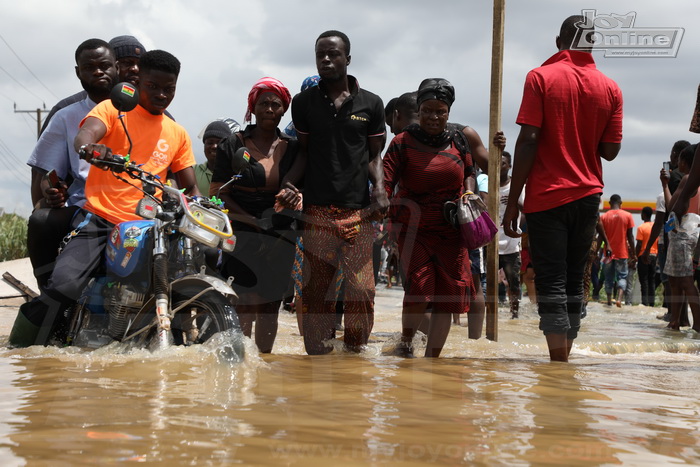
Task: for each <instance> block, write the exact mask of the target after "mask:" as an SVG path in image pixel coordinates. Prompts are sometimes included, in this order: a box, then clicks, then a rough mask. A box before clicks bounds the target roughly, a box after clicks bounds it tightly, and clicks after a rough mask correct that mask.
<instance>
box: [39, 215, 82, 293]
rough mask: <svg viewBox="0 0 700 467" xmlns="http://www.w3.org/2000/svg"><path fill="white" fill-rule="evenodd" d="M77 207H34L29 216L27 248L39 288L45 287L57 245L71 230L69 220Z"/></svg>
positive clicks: (54, 259)
mask: <svg viewBox="0 0 700 467" xmlns="http://www.w3.org/2000/svg"><path fill="white" fill-rule="evenodd" d="M78 209H80V208H78V207H77V206H70V207H67V208H60V209H52V208H43V209H36V210H35V211H34V212H32V215H31V216H29V222H28V224H27V250H28V252H29V260H30V261H31V263H32V268H34V277H36V282H37V285H38V286H39V289H43V288H44V287H46V283H47V281H48V280H49V277H50V276H51V272H52V271H53V268H54V262H55V261H56V256H57V255H58V247H59V245H60V244H61V241H62V240H63V237H65V236H66V235H67V234H68V232H70V231H71V222H72V221H73V216H74V215H75V213H76V212H77V211H78Z"/></svg>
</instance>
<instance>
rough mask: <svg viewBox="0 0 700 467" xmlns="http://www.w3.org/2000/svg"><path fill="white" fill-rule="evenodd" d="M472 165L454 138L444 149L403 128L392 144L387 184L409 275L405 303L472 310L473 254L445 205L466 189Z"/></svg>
mask: <svg viewBox="0 0 700 467" xmlns="http://www.w3.org/2000/svg"><path fill="white" fill-rule="evenodd" d="M471 166H472V158H471V154H469V153H468V152H467V153H466V154H460V151H459V150H458V149H457V147H456V146H455V143H454V142H453V143H451V145H450V146H449V147H447V148H446V149H444V150H440V149H438V148H433V147H430V146H427V145H425V144H422V143H420V142H418V141H417V140H416V139H415V138H414V137H413V136H412V135H410V134H409V132H407V131H404V132H403V133H401V134H399V135H397V136H396V137H395V138H394V140H393V141H392V142H391V144H390V145H389V149H388V151H387V153H386V155H385V156H384V184H385V187H386V190H387V193H388V195H389V197H390V198H391V201H392V205H391V209H390V214H389V217H390V220H391V232H392V234H393V235H395V236H396V238H397V240H398V244H399V254H400V263H401V268H402V271H403V273H404V277H405V278H406V283H405V284H404V289H405V292H406V293H405V295H404V306H410V305H413V304H417V303H425V302H431V303H432V305H433V312H440V313H463V312H464V311H465V310H468V304H469V301H470V300H469V298H470V297H471V296H472V295H473V284H472V278H471V273H470V268H469V254H468V251H467V249H466V248H464V247H463V246H462V245H461V242H460V238H459V232H458V231H457V230H456V229H455V228H453V227H452V226H451V225H449V224H448V223H447V221H446V220H445V218H444V217H443V214H442V206H443V203H444V202H445V201H448V200H454V199H456V198H457V197H458V196H459V195H460V194H461V193H463V191H464V188H463V187H464V179H465V171H467V170H469V172H470V171H471V170H470V168H471ZM469 172H467V173H469ZM397 186H398V190H397V191H396V193H395V194H393V193H394V191H395V187H397ZM392 194H393V196H392Z"/></svg>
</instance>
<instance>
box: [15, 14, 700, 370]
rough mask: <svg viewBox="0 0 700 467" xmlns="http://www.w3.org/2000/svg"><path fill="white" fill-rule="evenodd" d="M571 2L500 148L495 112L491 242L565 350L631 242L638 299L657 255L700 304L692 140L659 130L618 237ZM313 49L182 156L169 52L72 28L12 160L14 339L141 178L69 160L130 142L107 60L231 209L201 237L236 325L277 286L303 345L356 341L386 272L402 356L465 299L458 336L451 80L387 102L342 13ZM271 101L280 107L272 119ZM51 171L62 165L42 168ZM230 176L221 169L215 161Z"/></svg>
mask: <svg viewBox="0 0 700 467" xmlns="http://www.w3.org/2000/svg"><path fill="white" fill-rule="evenodd" d="M581 20H582V18H581V17H578V16H572V17H570V18H567V19H566V20H565V21H564V23H563V24H562V26H561V30H560V33H559V36H557V38H556V46H557V49H558V52H557V53H556V54H555V55H553V56H552V57H551V58H550V59H548V60H547V61H546V62H545V63H544V64H543V65H542V66H541V67H538V68H535V69H534V70H532V71H531V72H530V73H529V74H528V76H527V79H526V82H525V90H524V93H523V99H522V104H521V107H520V112H519V113H518V118H517V123H518V124H519V125H520V126H521V130H520V134H519V135H518V136H517V141H516V143H515V151H514V155H513V156H511V154H510V153H508V152H503V149H504V148H505V144H506V138H505V135H503V133H502V132H496V133H495V134H494V135H493V136H492V139H491V140H490V141H489V144H491V145H494V146H496V147H497V148H498V149H499V152H502V157H501V166H500V188H499V193H498V196H499V201H500V203H499V204H500V206H501V209H500V216H499V217H500V224H501V232H500V233H501V234H500V236H499V250H498V254H499V268H502V269H503V271H504V279H505V280H504V282H505V283H506V284H507V296H508V301H509V303H510V313H511V317H512V318H514V319H516V318H518V316H519V312H520V303H519V301H520V294H521V278H522V281H523V282H524V283H525V285H526V287H527V291H528V296H529V298H530V301H531V302H533V303H537V305H538V311H539V313H540V317H541V320H540V329H541V330H542V331H543V332H544V334H545V337H546V340H547V344H548V348H549V353H550V357H551V359H552V360H556V361H567V360H568V356H569V353H570V351H571V347H572V344H573V341H574V339H575V338H576V337H577V334H578V331H579V328H580V321H581V317H582V316H583V315H584V314H585V303H586V302H587V300H588V288H584V282H587V281H585V280H584V279H586V278H588V279H590V280H592V282H594V286H595V283H597V281H596V279H597V278H598V274H597V271H598V269H599V268H601V267H602V269H603V271H604V273H605V291H606V294H607V296H608V304H610V305H612V304H613V303H614V304H616V305H618V306H621V305H622V303H623V298H624V293H625V290H626V289H627V283H628V281H627V280H626V279H627V275H628V265H629V264H630V263H634V261H635V260H636V258H637V257H639V258H640V266H639V267H638V269H639V276H640V280H642V281H643V283H642V296H643V302H644V304H647V305H653V303H654V302H653V300H654V290H655V288H656V283H655V282H654V277H656V270H655V268H656V267H657V265H663V264H665V266H662V276H661V277H664V276H663V274H665V275H667V276H668V283H669V288H668V290H669V291H670V292H669V294H670V296H673V297H677V296H680V295H683V296H684V297H685V299H686V300H687V302H688V304H689V305H690V307H691V309H692V311H693V323H694V328H695V329H696V330H697V329H698V326H700V302H699V301H698V293H697V289H696V288H695V285H694V283H693V272H694V269H692V264H691V265H690V267H691V268H689V265H688V264H686V263H687V262H684V261H683V260H684V259H685V258H686V256H687V255H688V251H691V250H693V249H694V248H695V244H692V242H693V239H694V241H695V243H697V229H695V230H694V231H692V232H689V231H688V229H689V227H688V228H687V225H686V224H687V222H686V220H687V217H686V218H682V217H680V216H678V215H679V214H685V212H683V211H684V210H685V211H687V209H688V206H687V203H688V202H687V198H688V197H689V195H690V194H692V190H693V187H694V188H695V189H697V185H698V184H699V183H700V173H698V174H693V173H690V174H689V172H690V167H691V166H692V156H693V155H694V150H688V151H681V149H683V148H676V147H675V146H674V153H672V158H671V159H672V161H671V162H672V164H673V165H672V167H671V168H670V169H669V170H673V172H669V171H666V170H662V172H661V181H662V184H663V190H664V192H663V193H662V194H661V195H660V197H659V204H658V205H657V209H656V221H655V222H654V223H653V224H652V223H651V220H650V218H651V216H650V213H649V212H645V213H644V214H643V215H644V219H645V223H644V225H643V227H640V228H639V229H638V235H637V243H636V244H635V238H634V237H633V231H632V228H633V227H634V223H633V221H632V219H631V216H629V214H628V213H626V212H625V211H624V210H622V209H620V206H621V199H620V197H619V196H617V195H614V196H613V197H612V198H611V210H610V211H609V212H607V213H606V214H604V215H602V216H600V218H599V215H598V211H599V206H600V198H601V194H602V191H603V181H602V180H603V178H602V164H601V159H605V160H609V161H610V160H613V159H614V158H615V157H616V156H617V154H618V152H619V150H620V142H621V138H622V93H621V91H620V89H619V88H618V86H617V85H616V84H615V82H614V81H613V80H611V79H610V78H608V77H606V76H605V75H604V74H603V73H601V72H600V71H598V70H597V69H596V66H595V62H594V61H593V58H592V55H591V50H581V49H576V48H575V47H574V38H575V37H576V35H577V34H578V33H581V31H580V29H581V27H582V26H580V24H578V23H580V22H581ZM583 33H592V30H585V29H584V30H583ZM314 51H315V58H316V69H317V72H318V75H316V76H312V77H309V78H307V79H306V80H305V81H304V83H303V84H302V90H301V92H299V93H297V94H296V95H295V96H292V93H291V92H290V91H289V89H288V88H287V87H286V86H285V85H284V84H283V83H282V82H281V81H279V80H278V79H275V78H272V77H265V78H262V79H260V80H258V81H257V82H255V83H254V84H253V85H252V87H251V90H250V92H249V94H248V105H247V109H246V116H245V119H244V123H245V124H246V125H245V126H244V127H241V126H240V125H239V124H238V123H237V122H236V121H235V120H233V119H230V118H229V119H217V120H213V121H210V123H209V124H208V125H207V126H206V128H205V130H204V132H203V134H202V135H201V138H202V142H203V145H204V154H205V157H206V162H204V163H202V164H198V165H195V162H194V154H193V151H192V143H191V140H190V137H189V136H188V134H187V132H186V131H185V130H184V128H182V127H181V126H180V125H179V124H177V123H176V122H175V120H174V119H173V117H172V116H171V115H169V114H168V113H167V108H168V105H169V104H170V103H171V101H172V99H173V98H174V96H175V90H176V85H177V78H178V74H179V70H180V63H179V61H178V60H177V58H175V57H174V56H173V55H172V54H170V53H168V52H165V51H162V50H153V51H148V52H147V51H146V50H145V48H144V47H143V45H142V44H141V43H140V42H139V41H138V40H137V39H136V38H134V37H132V36H119V37H116V38H114V39H112V40H111V41H109V42H105V41H102V40H99V39H90V40H87V41H85V42H83V43H82V44H80V46H79V47H78V49H77V50H76V54H75V59H76V74H77V76H78V78H79V80H80V82H81V84H82V86H83V88H84V92H82V93H79V94H76V95H75V96H71V97H70V98H68V99H65V100H63V101H61V102H60V103H59V104H57V106H56V107H55V108H54V110H52V112H51V114H50V115H49V118H48V119H47V122H46V124H45V128H44V131H43V133H42V135H41V137H40V139H39V141H38V143H37V145H36V148H35V150H34V152H33V153H32V155H31V157H30V159H29V162H28V164H29V165H30V166H31V167H32V190H31V194H32V200H33V202H34V203H35V206H36V208H35V210H34V212H33V214H32V216H31V218H30V221H29V233H28V243H29V249H30V257H31V260H32V264H33V266H34V270H35V275H36V277H37V281H38V284H39V287H40V289H41V295H40V296H39V297H38V298H36V299H34V300H32V301H31V302H28V303H26V304H24V305H22V307H21V308H20V311H19V313H18V317H17V319H16V322H15V326H14V328H13V331H12V334H11V337H10V342H11V343H12V344H13V345H18V346H21V345H31V344H35V343H38V344H45V342H46V336H47V335H48V334H49V333H50V331H51V329H54V328H55V327H56V326H58V325H59V324H60V323H59V322H60V320H61V310H62V309H63V308H65V307H66V306H68V305H69V304H70V303H71V302H73V301H75V300H76V299H77V297H78V296H79V294H80V292H81V291H82V289H83V288H84V287H85V285H86V284H87V281H88V280H89V279H90V277H91V275H92V274H93V273H94V271H95V270H96V269H97V268H98V267H99V265H100V263H101V258H102V256H103V251H104V246H105V242H106V239H107V237H108V235H109V232H110V231H111V229H112V227H113V226H114V225H115V224H116V223H119V222H122V221H124V220H128V219H134V218H136V215H135V214H134V212H135V209H134V208H135V205H136V203H137V201H138V199H137V197H139V196H140V195H139V193H138V192H136V191H135V190H134V191H133V192H130V191H129V187H128V186H124V185H123V184H122V185H120V184H119V183H118V182H115V181H114V178H113V177H111V175H109V173H107V172H104V171H102V170H100V169H99V167H97V166H90V165H89V164H88V163H87V161H86V160H84V159H85V158H88V159H89V158H94V159H96V160H97V161H99V160H100V159H102V158H104V157H106V156H107V155H109V154H110V153H112V152H113V153H121V152H122V151H125V149H126V145H127V144H128V142H127V139H126V137H125V135H124V132H123V129H122V128H121V127H120V126H119V125H116V124H115V119H116V117H117V111H116V109H115V108H114V106H112V105H111V103H110V102H109V100H108V97H109V93H110V91H111V89H112V87H113V86H114V85H115V84H116V83H117V82H118V81H129V82H131V83H132V84H133V85H134V86H136V87H137V88H138V90H139V93H140V97H139V106H137V108H136V109H135V110H133V111H131V112H128V117H129V119H130V122H129V123H130V126H131V127H132V128H133V129H134V132H133V134H132V139H133V150H132V151H131V154H133V155H134V158H135V161H136V162H137V163H142V164H144V165H145V167H147V168H148V169H149V170H152V171H154V172H157V173H159V174H160V175H161V176H162V177H163V178H165V177H166V176H167V177H169V178H171V179H173V180H174V181H175V183H177V185H178V186H179V187H181V188H183V189H184V190H185V193H186V194H187V195H190V196H199V195H205V196H217V197H218V198H220V199H221V200H222V201H223V202H224V205H225V207H226V208H227V209H228V213H229V217H230V219H231V221H232V225H233V226H234V230H235V232H236V236H237V243H238V244H237V248H236V249H235V251H234V252H233V253H225V254H223V255H221V256H219V254H218V253H217V252H213V254H211V252H209V253H210V256H211V258H210V260H211V262H213V264H214V265H215V267H216V268H217V269H218V272H219V273H220V274H221V275H222V276H223V277H229V276H231V277H233V278H234V282H233V284H234V288H235V289H236V291H237V293H238V296H239V301H238V303H237V308H236V309H237V312H238V315H239V318H240V323H241V328H242V331H243V332H244V333H245V334H246V335H247V336H251V337H252V336H254V339H255V343H256V345H257V346H258V348H259V349H260V351H261V352H264V353H267V352H271V351H272V349H273V346H274V341H275V336H276V334H277V321H278V313H279V310H280V308H281V307H282V306H283V304H284V306H291V305H289V301H290V299H289V297H290V296H294V309H296V310H297V315H298V322H299V329H300V332H301V335H302V336H303V340H304V345H305V349H306V351H307V353H308V354H310V355H319V354H326V353H328V352H330V351H331V350H332V349H333V347H332V345H331V344H330V343H329V341H330V340H331V339H333V338H335V336H336V332H337V330H338V329H340V328H342V329H343V341H344V344H345V347H346V349H348V350H349V351H351V352H359V351H361V350H362V349H363V347H364V346H365V345H366V344H367V342H368V340H369V337H370V332H371V331H372V327H373V320H374V296H375V289H376V286H377V282H378V281H379V279H380V278H381V277H385V281H386V283H387V287H390V286H393V285H394V281H396V285H399V284H401V285H402V287H403V289H404V299H403V310H402V329H401V340H400V343H399V344H398V346H397V349H396V352H397V354H398V355H401V356H404V357H413V347H414V344H413V342H414V339H415V337H416V333H417V332H418V330H422V331H424V332H425V334H426V335H427V345H426V350H425V356H426V357H438V356H439V355H440V353H441V351H442V348H443V346H444V344H445V341H446V339H447V337H448V334H449V331H450V327H451V325H452V323H453V322H454V321H459V316H460V315H462V314H464V313H466V314H467V315H466V316H467V319H468V327H469V336H470V337H471V338H478V337H480V335H481V330H482V326H483V320H484V294H483V285H482V276H483V272H484V264H485V263H486V261H484V252H483V251H482V250H480V249H478V250H471V251H470V250H468V249H467V248H466V247H465V246H464V243H463V241H462V239H461V237H460V233H459V231H458V230H456V229H455V228H454V227H453V226H452V225H451V224H450V223H449V222H448V220H447V219H446V217H445V215H444V212H443V211H444V209H443V207H444V205H445V202H447V201H454V200H456V199H459V198H460V197H461V196H462V195H463V194H464V193H465V192H472V193H477V194H479V195H481V197H482V198H484V199H486V198H487V197H488V196H489V193H488V183H487V176H488V174H487V170H488V160H489V151H488V148H487V147H486V146H485V144H484V143H483V141H482V138H481V137H480V136H479V135H478V134H477V132H476V131H475V130H474V129H473V128H471V127H469V126H466V125H462V124H458V123H454V122H450V121H449V117H450V110H451V108H452V106H453V104H454V103H455V101H456V97H457V92H456V90H455V88H454V86H453V85H452V84H451V83H450V82H449V81H448V80H446V79H444V78H427V79H425V80H423V81H422V82H421V83H420V84H419V85H418V86H417V88H416V89H415V90H410V91H408V92H405V93H403V94H401V95H400V96H399V97H397V98H395V99H392V100H390V101H389V102H388V103H387V105H386V106H384V104H383V102H382V100H381V98H379V96H377V95H376V94H373V93H372V92H369V91H367V90H365V89H364V88H361V87H360V85H359V83H358V81H357V79H356V78H355V77H353V76H351V75H349V74H348V67H349V65H350V63H351V54H350V40H349V38H348V37H347V35H345V34H344V33H342V32H340V31H335V30H330V31H326V32H324V33H322V34H321V35H320V36H319V37H318V39H317V40H316V42H315V46H314ZM287 111H291V115H292V124H290V125H289V126H288V127H287V128H285V129H283V130H281V129H280V128H279V126H280V121H281V119H282V117H283V116H284V115H285V113H286V112H287ZM253 122H254V123H253ZM387 125H388V126H389V128H390V129H391V132H392V133H393V135H394V137H393V139H391V140H390V141H388V140H389V138H388V137H387V134H386V126H387ZM155 141H159V143H158V146H157V147H156V148H154V147H153V144H154V142H155ZM162 141H165V143H166V144H161V143H160V142H162ZM387 141H388V147H387V149H386V151H384V148H385V146H386V145H387ZM243 147H245V148H247V151H248V155H249V157H250V159H249V161H247V163H246V164H245V165H244V166H241V165H240V164H239V163H238V162H237V161H236V160H235V159H236V157H237V156H236V154H237V152H238V150H239V149H240V148H243ZM676 153H677V155H678V156H679V158H678V162H677V163H676V162H674V157H673V155H674V154H676ZM79 154H82V155H83V158H82V159H81V157H79ZM511 170H512V174H511ZM50 171H54V172H55V174H56V175H57V176H58V177H59V178H60V182H59V183H51V181H50V179H49V177H47V176H46V175H47V173H48V172H50ZM698 172H700V169H699V170H698ZM234 176H236V177H238V180H237V181H236V183H229V181H230V180H231V178H232V177H234ZM665 206H668V207H669V209H668V210H667V209H665ZM672 210H673V211H674V212H676V213H677V215H676V216H671V217H672V220H673V219H676V223H677V224H676V225H677V227H676V228H674V229H670V230H669V229H664V235H661V236H660V240H662V239H663V241H660V242H659V243H660V244H661V245H668V248H666V249H663V248H662V247H661V246H660V247H658V249H656V248H657V247H656V246H655V245H656V244H657V243H656V241H655V240H656V237H657V236H659V234H660V233H661V231H662V227H663V226H664V223H665V221H666V219H665V217H668V216H664V213H665V212H671V211H672ZM521 212H522V213H524V214H523V215H521ZM596 230H597V231H598V232H599V237H596V235H595V233H596ZM691 230H692V229H691ZM47 233H50V234H51V235H47ZM594 240H595V242H594ZM59 250H60V254H59V253H58V251H59ZM599 252H603V254H602V255H601V254H600V253H599ZM691 252H692V251H691ZM382 256H384V261H385V262H386V267H381V266H380V265H381V264H382ZM664 257H665V258H666V259H665V262H664V261H663V258H664ZM601 264H602V266H601ZM642 264H643V265H644V266H641V265H642ZM290 278H291V279H293V280H290ZM615 288H617V292H616V294H615V295H613V293H614V289H615ZM693 291H694V292H693ZM669 303H670V304H671V311H670V324H669V326H670V327H673V328H678V327H679V326H681V325H683V324H684V323H682V322H681V321H682V319H681V317H680V315H681V307H682V304H680V303H679V304H678V306H676V305H675V304H676V303H678V301H677V300H669ZM339 312H340V313H342V315H343V320H344V326H339V323H338V318H337V317H338V314H339Z"/></svg>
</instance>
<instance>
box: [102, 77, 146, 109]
mask: <svg viewBox="0 0 700 467" xmlns="http://www.w3.org/2000/svg"><path fill="white" fill-rule="evenodd" d="M109 98H110V100H111V101H112V105H113V106H114V108H116V109H117V110H118V111H119V112H120V113H121V112H130V111H132V110H134V109H135V108H136V106H137V105H138V104H139V91H138V89H136V86H134V85H133V84H131V83H128V82H124V83H119V84H117V85H116V86H114V87H113V88H112V92H110V94H109Z"/></svg>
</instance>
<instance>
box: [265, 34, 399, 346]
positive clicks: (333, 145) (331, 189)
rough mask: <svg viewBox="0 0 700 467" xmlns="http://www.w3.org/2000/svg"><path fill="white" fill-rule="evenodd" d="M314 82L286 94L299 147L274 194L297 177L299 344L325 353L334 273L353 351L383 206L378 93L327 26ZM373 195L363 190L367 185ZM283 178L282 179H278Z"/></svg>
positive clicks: (288, 199) (369, 291) (361, 329)
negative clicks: (354, 71) (355, 70)
mask: <svg viewBox="0 0 700 467" xmlns="http://www.w3.org/2000/svg"><path fill="white" fill-rule="evenodd" d="M315 50H316V67H317V69H318V74H319V75H320V76H321V80H320V82H319V85H318V87H313V88H310V89H307V90H306V91H304V92H301V93H300V94H298V95H296V96H295V97H294V100H293V101H292V119H293V120H294V126H295V128H296V130H297V134H298V138H299V143H300V144H299V154H298V156H297V159H296V162H295V165H294V167H293V168H292V170H290V172H289V173H288V175H287V177H286V180H284V182H288V183H289V185H288V186H289V187H288V188H286V189H283V190H282V192H280V194H279V195H278V198H279V199H280V201H281V202H282V204H283V205H287V206H293V205H295V204H296V202H297V201H298V199H299V198H298V196H299V192H298V190H297V189H296V188H295V187H294V186H293V184H295V183H297V182H298V181H299V180H300V179H301V178H302V177H303V178H304V187H305V190H304V214H305V217H304V234H303V240H304V271H305V273H306V274H308V276H307V277H304V284H305V285H304V288H303V290H302V300H303V302H302V303H303V334H304V345H305V346H306V352H307V353H308V354H310V355H317V354H325V353H328V352H330V351H331V350H332V347H330V346H329V345H326V344H324V341H326V340H328V339H331V338H333V337H334V333H335V302H336V299H337V295H338V294H337V290H336V284H337V283H339V282H340V281H338V280H336V279H337V277H336V275H337V274H343V277H344V280H345V295H344V307H345V337H344V340H345V345H346V347H347V348H348V349H350V350H352V351H359V350H361V347H362V346H364V345H366V344H367V340H368V339H369V335H370V332H371V330H372V326H373V324H374V286H375V284H374V276H373V271H372V226H371V224H370V220H371V218H372V217H375V218H381V217H382V216H383V215H384V214H385V213H386V209H387V207H388V206H389V201H388V199H387V196H386V193H385V192H384V181H383V166H382V159H381V152H382V150H383V149H384V142H385V128H384V105H383V104H382V100H381V99H380V98H379V97H378V96H376V95H375V94H372V93H370V92H368V91H365V90H364V89H360V86H359V84H358V83H357V80H356V79H355V78H354V77H352V76H348V74H347V66H348V65H349V64H350V40H349V39H348V37H347V36H346V35H345V34H343V33H342V32H339V31H326V32H324V33H323V34H321V35H320V36H319V37H318V39H317V40H316V48H315ZM368 182H371V183H372V186H371V190H372V196H370V185H369V183H368ZM284 185H285V184H284V183H283V186H284Z"/></svg>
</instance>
